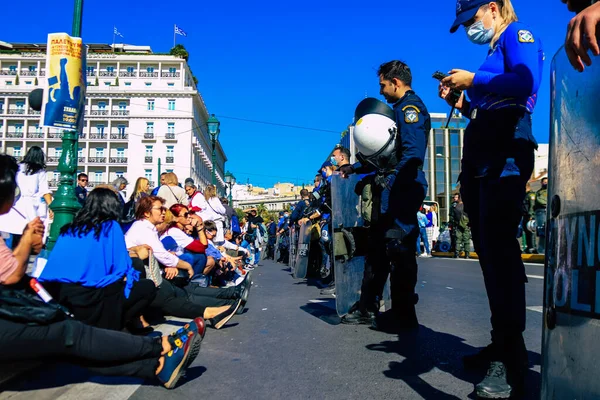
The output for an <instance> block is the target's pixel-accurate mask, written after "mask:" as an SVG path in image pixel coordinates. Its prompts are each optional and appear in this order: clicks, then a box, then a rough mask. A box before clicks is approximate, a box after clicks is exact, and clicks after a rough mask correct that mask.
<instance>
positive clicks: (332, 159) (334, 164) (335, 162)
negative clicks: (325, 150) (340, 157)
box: [329, 156, 337, 167]
mask: <svg viewBox="0 0 600 400" xmlns="http://www.w3.org/2000/svg"><path fill="white" fill-rule="evenodd" d="M329 162H331V165H333V166H334V167H337V160H336V159H335V157H334V156H331V158H329Z"/></svg>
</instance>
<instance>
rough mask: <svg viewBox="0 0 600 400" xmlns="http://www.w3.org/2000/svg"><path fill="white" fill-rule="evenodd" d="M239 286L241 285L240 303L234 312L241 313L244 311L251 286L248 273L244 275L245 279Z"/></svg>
mask: <svg viewBox="0 0 600 400" xmlns="http://www.w3.org/2000/svg"><path fill="white" fill-rule="evenodd" d="M240 286H241V287H242V293H241V295H240V300H241V304H240V306H239V307H238V309H237V311H236V314H242V313H243V312H244V308H245V306H246V302H247V301H248V296H249V295H250V288H251V287H252V281H251V280H250V274H248V275H246V279H244V281H243V282H242V283H240Z"/></svg>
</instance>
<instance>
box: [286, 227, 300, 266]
mask: <svg viewBox="0 0 600 400" xmlns="http://www.w3.org/2000/svg"><path fill="white" fill-rule="evenodd" d="M297 254H298V230H297V228H296V226H295V225H292V226H290V254H289V257H288V265H289V267H290V271H291V272H292V273H294V270H295V269H296V255H297Z"/></svg>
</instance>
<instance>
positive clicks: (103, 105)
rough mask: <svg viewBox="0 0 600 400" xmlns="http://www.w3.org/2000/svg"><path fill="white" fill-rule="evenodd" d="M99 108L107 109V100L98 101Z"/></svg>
mask: <svg viewBox="0 0 600 400" xmlns="http://www.w3.org/2000/svg"><path fill="white" fill-rule="evenodd" d="M98 109H99V110H105V109H106V102H105V101H99V102H98Z"/></svg>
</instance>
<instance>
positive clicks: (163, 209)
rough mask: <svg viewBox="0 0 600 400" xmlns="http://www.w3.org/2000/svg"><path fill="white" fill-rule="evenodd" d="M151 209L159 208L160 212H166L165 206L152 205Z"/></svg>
mask: <svg viewBox="0 0 600 400" xmlns="http://www.w3.org/2000/svg"><path fill="white" fill-rule="evenodd" d="M152 209H153V210H160V212H161V213H164V212H167V207H165V206H162V207H152Z"/></svg>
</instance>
